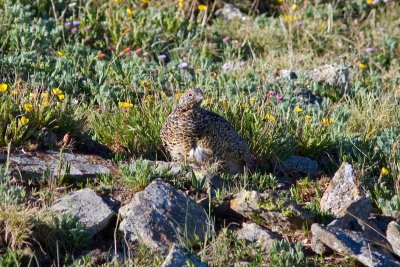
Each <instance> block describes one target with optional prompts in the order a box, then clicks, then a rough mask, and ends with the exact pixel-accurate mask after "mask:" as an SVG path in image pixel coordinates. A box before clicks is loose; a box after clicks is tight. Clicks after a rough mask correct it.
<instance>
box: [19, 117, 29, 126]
mask: <svg viewBox="0 0 400 267" xmlns="http://www.w3.org/2000/svg"><path fill="white" fill-rule="evenodd" d="M21 123H22V125H27V124H28V123H29V119H28V118H27V117H25V116H22V117H21Z"/></svg>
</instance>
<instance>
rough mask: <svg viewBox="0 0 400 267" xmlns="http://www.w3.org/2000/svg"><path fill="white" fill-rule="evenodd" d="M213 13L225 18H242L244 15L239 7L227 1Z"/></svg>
mask: <svg viewBox="0 0 400 267" xmlns="http://www.w3.org/2000/svg"><path fill="white" fill-rule="evenodd" d="M215 14H216V15H217V16H221V17H223V18H224V19H225V20H233V19H242V18H244V15H243V13H242V12H241V11H240V10H239V8H237V7H235V6H234V5H232V4H229V3H224V6H223V7H222V8H221V9H218V10H217V11H216V12H215Z"/></svg>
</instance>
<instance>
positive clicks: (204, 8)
mask: <svg viewBox="0 0 400 267" xmlns="http://www.w3.org/2000/svg"><path fill="white" fill-rule="evenodd" d="M197 9H198V10H200V11H204V10H206V9H207V6H206V5H198V6H197Z"/></svg>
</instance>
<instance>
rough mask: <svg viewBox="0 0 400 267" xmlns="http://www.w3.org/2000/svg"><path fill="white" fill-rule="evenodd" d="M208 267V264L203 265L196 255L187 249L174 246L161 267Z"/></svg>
mask: <svg viewBox="0 0 400 267" xmlns="http://www.w3.org/2000/svg"><path fill="white" fill-rule="evenodd" d="M178 266H179V267H180V266H182V267H189V266H196V267H206V266H208V265H207V264H205V263H203V262H201V261H200V259H198V258H197V257H196V256H195V255H193V254H190V253H189V251H187V250H186V249H184V248H182V247H180V246H178V245H176V244H174V245H172V247H171V249H170V251H169V253H168V256H167V257H166V258H165V260H164V262H163V264H161V267H178Z"/></svg>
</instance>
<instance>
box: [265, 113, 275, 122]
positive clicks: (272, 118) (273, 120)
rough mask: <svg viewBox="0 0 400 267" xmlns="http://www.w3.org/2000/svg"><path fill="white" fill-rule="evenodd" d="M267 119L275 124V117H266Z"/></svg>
mask: <svg viewBox="0 0 400 267" xmlns="http://www.w3.org/2000/svg"><path fill="white" fill-rule="evenodd" d="M265 118H266V119H267V120H269V121H270V122H275V121H276V117H275V116H274V115H271V114H267V115H265Z"/></svg>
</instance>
